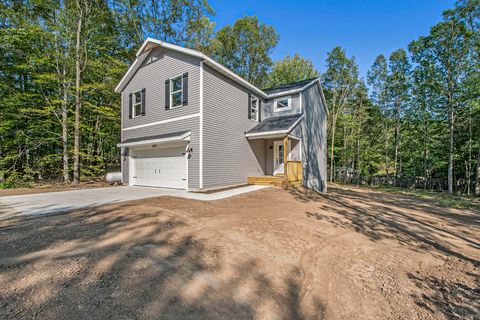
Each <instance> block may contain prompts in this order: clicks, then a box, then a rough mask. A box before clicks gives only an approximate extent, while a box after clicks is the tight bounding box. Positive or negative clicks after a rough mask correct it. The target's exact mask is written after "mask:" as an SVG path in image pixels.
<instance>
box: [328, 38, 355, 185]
mask: <svg viewBox="0 0 480 320" xmlns="http://www.w3.org/2000/svg"><path fill="white" fill-rule="evenodd" d="M326 61H327V71H326V72H325V74H324V77H323V86H324V87H325V89H326V95H327V99H328V100H327V105H328V106H329V108H330V141H331V142H330V182H333V180H334V173H335V131H336V127H337V120H338V117H339V116H340V114H341V113H342V112H343V111H344V109H345V108H346V106H347V105H348V103H349V101H350V100H351V99H352V96H353V93H354V89H355V86H356V85H357V83H358V67H357V64H356V63H355V59H354V58H347V56H346V54H345V51H344V50H343V49H342V48H340V47H335V48H334V49H333V50H332V51H330V52H329V53H328V55H327V60H326Z"/></svg>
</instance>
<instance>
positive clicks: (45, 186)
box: [0, 181, 120, 197]
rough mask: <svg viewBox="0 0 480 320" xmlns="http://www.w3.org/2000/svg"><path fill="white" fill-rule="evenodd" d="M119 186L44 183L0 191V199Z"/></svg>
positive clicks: (96, 182) (109, 184)
mask: <svg viewBox="0 0 480 320" xmlns="http://www.w3.org/2000/svg"><path fill="white" fill-rule="evenodd" d="M115 186H120V184H112V183H109V182H106V181H90V182H80V183H79V184H65V183H61V182H45V183H39V184H34V185H32V187H31V188H12V189H0V197H6V196H19V195H22V194H34V193H44V192H56V191H69V190H78V189H91V188H107V187H115Z"/></svg>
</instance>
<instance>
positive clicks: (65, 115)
mask: <svg viewBox="0 0 480 320" xmlns="http://www.w3.org/2000/svg"><path fill="white" fill-rule="evenodd" d="M65 76H66V75H65V70H64V77H65ZM65 81H66V80H65V79H64V80H63V100H62V146H63V182H65V183H70V177H69V175H68V122H67V120H68V109H67V107H68V92H67V84H66V82H65Z"/></svg>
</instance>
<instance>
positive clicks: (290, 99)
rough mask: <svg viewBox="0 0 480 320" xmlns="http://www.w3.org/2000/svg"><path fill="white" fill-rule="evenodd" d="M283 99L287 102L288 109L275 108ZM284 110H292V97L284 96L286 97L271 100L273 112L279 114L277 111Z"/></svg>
mask: <svg viewBox="0 0 480 320" xmlns="http://www.w3.org/2000/svg"><path fill="white" fill-rule="evenodd" d="M285 99H287V100H288V107H286V108H285V107H284V108H278V106H277V103H278V101H281V100H285ZM284 110H292V96H286V97H285V96H283V97H279V98H276V99H275V100H273V112H279V111H284Z"/></svg>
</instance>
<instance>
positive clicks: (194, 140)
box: [122, 117, 200, 189]
mask: <svg viewBox="0 0 480 320" xmlns="http://www.w3.org/2000/svg"><path fill="white" fill-rule="evenodd" d="M184 130H185V131H186V130H190V131H191V135H190V147H191V148H192V149H193V151H192V153H191V156H190V158H189V159H188V188H189V189H198V188H199V153H200V144H199V141H200V138H199V117H194V118H190V119H184V120H179V121H174V122H168V123H163V124H158V125H153V126H148V127H143V128H138V129H131V130H124V131H123V136H124V139H132V138H140V137H146V138H148V137H149V136H154V135H161V134H164V133H170V132H180V131H184ZM122 173H123V179H124V180H123V182H124V183H128V158H127V160H126V161H124V162H123V172H122Z"/></svg>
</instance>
